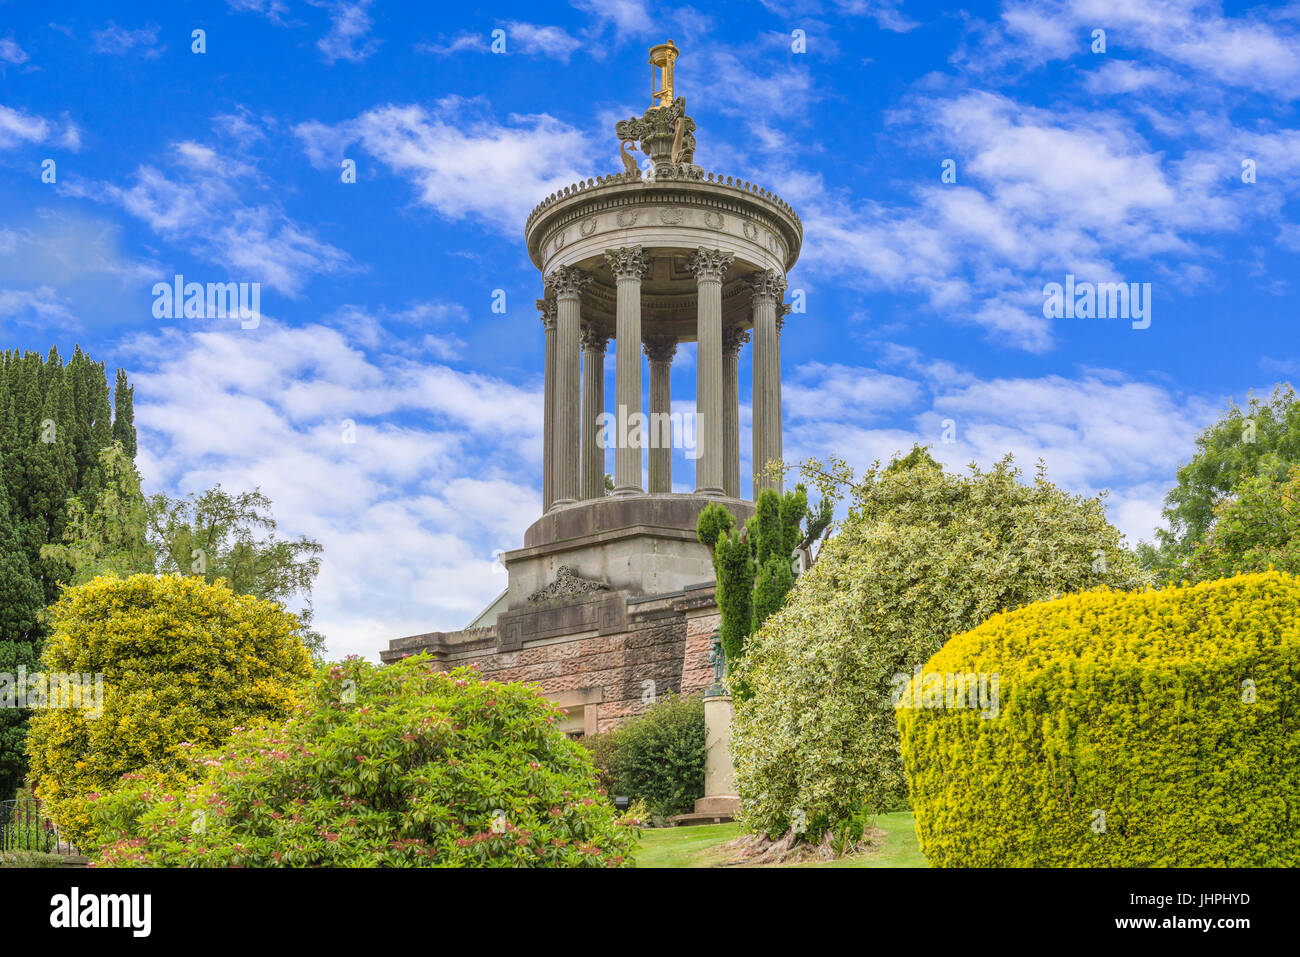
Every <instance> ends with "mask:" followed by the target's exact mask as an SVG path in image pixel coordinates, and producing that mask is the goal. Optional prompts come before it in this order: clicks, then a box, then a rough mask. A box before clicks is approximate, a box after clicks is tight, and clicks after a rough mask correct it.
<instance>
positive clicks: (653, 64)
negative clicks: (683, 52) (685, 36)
mask: <svg viewBox="0 0 1300 957" xmlns="http://www.w3.org/2000/svg"><path fill="white" fill-rule="evenodd" d="M678 52H679V51H678V49H677V47H675V46H673V41H672V40H669V41H668V42H667V43H660V44H658V45H657V46H652V47H651V48H650V105H651V106H652V107H659V106H672V105H673V61H674V60H676V59H677V54H678ZM655 70H658V71H659V75H658V77H657V78H656V76H655Z"/></svg>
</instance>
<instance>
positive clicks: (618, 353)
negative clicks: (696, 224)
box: [605, 246, 650, 495]
mask: <svg viewBox="0 0 1300 957" xmlns="http://www.w3.org/2000/svg"><path fill="white" fill-rule="evenodd" d="M605 261H606V262H608V263H609V268H610V271H611V272H612V273H613V274H614V280H615V282H616V283H617V286H618V295H617V299H616V302H615V310H616V312H615V315H616V317H617V318H616V323H617V328H616V330H615V332H614V339H615V353H614V354H615V365H616V371H615V374H616V375H617V382H616V383H615V394H616V397H617V401H618V408H617V409H615V417H616V421H617V427H616V431H617V432H619V433H621V432H622V431H623V428H624V426H623V423H624V422H628V421H630V419H631V416H633V415H635V414H638V413H640V412H641V277H642V276H644V275H645V274H646V272H647V270H649V268H650V257H649V256H647V255H646V254H645V253H644V252H642V251H641V247H640V246H623V247H621V248H619V249H609V250H606V251H605ZM627 429H628V433H629V434H628V435H627V436H624V435H622V434H619V435H617V436H616V439H615V452H614V494H615V495H636V494H637V493H639V492H640V491H641V447H642V441H643V436H638V435H636V434H634V430H632V429H631V428H630V426H629V427H627ZM625 439H632V440H635V441H625Z"/></svg>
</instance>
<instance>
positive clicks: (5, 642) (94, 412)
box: [0, 347, 135, 800]
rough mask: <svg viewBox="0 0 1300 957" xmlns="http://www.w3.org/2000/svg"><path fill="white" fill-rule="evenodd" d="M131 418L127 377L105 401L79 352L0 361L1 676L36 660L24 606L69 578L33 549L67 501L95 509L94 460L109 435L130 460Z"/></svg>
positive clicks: (14, 764) (53, 557)
mask: <svg viewBox="0 0 1300 957" xmlns="http://www.w3.org/2000/svg"><path fill="white" fill-rule="evenodd" d="M114 407H116V408H117V410H118V415H119V419H120V420H121V421H120V422H115V421H114V419H113V409H114ZM131 414H132V413H131V386H130V384H129V383H128V382H127V378H126V374H125V373H124V372H122V371H121V370H119V371H118V374H117V394H116V395H114V396H113V397H112V398H111V399H110V395H109V387H108V379H107V376H106V374H105V370H104V364H103V363H101V362H94V361H92V360H91V359H90V358H89V357H88V356H87V355H86V354H85V353H84V352H82V351H81V349H80V348H79V347H78V348H77V349H76V350H75V351H74V352H73V355H72V358H71V359H69V360H68V361H67V362H66V363H65V362H64V360H63V358H62V357H61V356H60V355H59V352H58V350H57V349H51V350H50V351H49V353H48V354H47V355H41V354H40V353H37V352H25V353H24V352H18V351H17V350H12V351H7V352H0V448H3V450H4V454H3V456H2V457H0V498H2V499H3V500H4V505H3V510H4V512H5V514H4V516H3V517H0V526H2V527H0V629H5V630H0V671H4V670H6V667H5V663H6V662H7V663H8V664H9V665H12V666H13V667H11V668H8V669H7V670H9V671H13V670H14V668H16V667H17V665H18V664H22V665H23V666H25V667H30V666H31V665H32V664H33V663H34V658H35V657H37V656H39V653H40V644H41V641H42V639H43V638H44V635H45V630H46V627H47V626H46V625H45V616H44V615H42V614H38V615H35V616H34V617H33V616H32V615H31V614H30V609H31V607H32V604H31V603H32V598H33V596H34V595H37V596H39V604H40V605H41V606H48V605H49V604H51V603H52V602H54V601H55V600H56V599H57V598H58V596H59V590H60V588H61V587H62V586H63V585H64V584H65V583H66V582H68V581H70V580H71V578H72V576H73V569H72V567H71V566H70V565H69V564H68V562H67V560H66V558H67V556H66V555H65V554H62V553H54V554H49V555H43V554H42V549H43V548H44V547H45V546H47V545H51V544H54V545H58V544H61V543H63V542H64V533H65V531H66V530H67V527H68V518H69V502H70V500H72V501H82V502H94V501H95V500H96V498H97V496H98V494H99V490H100V488H101V487H102V486H103V484H104V481H105V475H104V471H103V466H102V463H101V459H100V456H101V453H102V452H103V450H104V449H105V448H107V447H108V446H109V445H111V443H112V440H113V437H114V435H115V434H121V435H123V436H125V435H127V434H128V433H129V435H130V446H129V449H128V450H127V457H128V458H129V457H130V456H131V455H132V454H134V448H135V438H134V429H133V428H131V427H130V424H129V423H130V418H131ZM5 609H8V611H5ZM15 609H17V611H15ZM17 622H24V623H25V624H22V625H21V626H20V625H18V624H16V623H17ZM15 629H16V630H15ZM26 718H27V713H26V712H25V711H18V710H14V709H3V710H0V800H3V799H6V798H8V797H10V796H11V795H12V793H13V790H14V786H15V782H16V781H17V780H19V779H20V778H21V774H22V771H21V768H22V767H24V759H23V757H22V751H21V748H22V742H23V740H24V731H23V728H24V727H25V721H26Z"/></svg>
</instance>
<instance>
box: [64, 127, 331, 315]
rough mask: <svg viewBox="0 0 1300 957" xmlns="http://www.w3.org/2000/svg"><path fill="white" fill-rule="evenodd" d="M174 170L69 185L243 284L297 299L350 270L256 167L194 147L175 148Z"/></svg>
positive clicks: (140, 171) (140, 170) (150, 168)
mask: <svg viewBox="0 0 1300 957" xmlns="http://www.w3.org/2000/svg"><path fill="white" fill-rule="evenodd" d="M169 159H170V165H171V167H172V168H171V170H170V171H164V170H162V169H159V168H157V167H155V166H152V165H144V166H140V167H139V168H138V169H137V170H136V171H135V173H134V182H133V183H132V184H131V185H129V186H125V187H123V186H118V185H116V184H113V183H86V182H81V181H72V182H70V183H68V184H66V185H65V187H64V189H65V191H66V192H67V193H68V194H69V195H73V196H78V197H82V198H90V199H95V200H99V201H106V202H111V203H115V204H117V205H119V206H121V207H122V208H123V209H124V210H126V211H127V212H128V213H130V214H131V215H132V216H135V217H136V218H138V219H140V220H142V221H143V222H144V223H146V224H147V225H148V226H149V227H150V228H151V229H152V230H154V232H156V233H158V234H159V235H161V236H163V237H164V238H166V239H168V240H170V241H173V242H176V243H178V244H183V245H190V246H191V248H192V249H193V250H194V251H195V252H196V253H197V254H199V255H202V256H204V257H205V258H207V259H210V260H212V261H214V262H216V263H218V264H220V265H222V266H225V267H226V268H228V269H230V270H232V272H233V273H234V278H235V279H237V280H238V281H249V282H260V283H263V284H265V285H267V286H269V287H271V288H273V289H276V290H279V291H280V292H283V293H285V294H288V295H296V294H297V293H298V292H299V291H300V290H301V288H302V287H303V285H304V284H305V283H306V281H307V278H308V277H309V276H312V275H321V274H333V273H338V272H341V271H344V270H346V269H349V268H352V263H351V260H350V258H349V256H348V254H347V253H345V252H344V251H343V250H341V249H338V248H337V247H335V246H332V245H330V244H329V243H326V242H322V241H321V240H319V239H317V238H316V237H315V236H313V235H312V234H311V233H310V232H309V231H308V229H307V228H306V227H304V226H301V225H300V224H298V223H297V222H295V221H294V220H292V219H291V218H289V217H288V216H287V215H286V214H285V213H284V211H283V209H281V207H280V205H279V204H278V203H277V202H276V201H274V200H272V199H269V198H266V197H262V198H260V199H257V198H253V196H252V194H255V193H256V192H257V191H258V188H259V187H260V185H261V184H260V181H259V177H258V174H257V169H256V166H255V164H254V163H253V162H252V161H251V160H249V159H247V158H245V157H244V156H241V155H234V154H231V153H225V152H218V151H217V150H215V149H213V148H212V147H209V146H206V145H204V144H201V143H197V142H194V141H189V140H187V141H183V142H180V143H175V144H173V145H172V148H171V155H170V157H169Z"/></svg>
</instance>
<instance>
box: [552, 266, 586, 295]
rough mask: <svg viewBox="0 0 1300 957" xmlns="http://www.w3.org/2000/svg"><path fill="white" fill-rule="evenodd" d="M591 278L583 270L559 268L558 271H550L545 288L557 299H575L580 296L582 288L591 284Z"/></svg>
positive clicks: (573, 267)
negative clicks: (563, 297)
mask: <svg viewBox="0 0 1300 957" xmlns="http://www.w3.org/2000/svg"><path fill="white" fill-rule="evenodd" d="M591 278H592V277H591V273H589V272H587V271H586V270H585V269H579V268H578V267H576V266H560V267H559V268H558V269H553V270H551V273H550V275H548V276H547V277H546V288H547V289H549V290H550V291H551V293H552V294H553V295H554V296H556V297H557V298H558V297H560V296H572V297H573V298H575V299H577V298H578V297H580V296H581V295H582V289H583V287H584V286H586V285H587V283H589V282H591Z"/></svg>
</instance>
